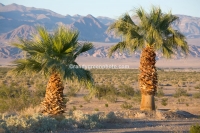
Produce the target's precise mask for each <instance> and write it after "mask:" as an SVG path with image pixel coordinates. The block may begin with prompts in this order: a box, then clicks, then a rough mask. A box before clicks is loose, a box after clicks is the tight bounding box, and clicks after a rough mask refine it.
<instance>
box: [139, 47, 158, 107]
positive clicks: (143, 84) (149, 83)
mask: <svg viewBox="0 0 200 133" xmlns="http://www.w3.org/2000/svg"><path fill="white" fill-rule="evenodd" d="M155 63H156V54H155V51H154V49H153V48H151V47H149V46H147V47H146V48H144V49H143V50H142V54H141V58H140V75H139V87H140V90H141V95H142V99H141V105H140V110H155V101H154V95H155V93H156V90H157V72H156V67H155Z"/></svg>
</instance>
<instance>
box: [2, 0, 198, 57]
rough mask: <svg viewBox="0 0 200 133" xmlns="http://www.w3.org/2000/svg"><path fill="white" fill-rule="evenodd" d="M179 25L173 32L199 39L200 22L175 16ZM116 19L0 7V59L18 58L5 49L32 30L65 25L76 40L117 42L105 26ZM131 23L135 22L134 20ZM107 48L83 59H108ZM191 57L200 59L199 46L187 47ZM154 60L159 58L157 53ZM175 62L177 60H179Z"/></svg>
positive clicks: (194, 18)
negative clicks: (76, 35) (37, 27)
mask: <svg viewBox="0 0 200 133" xmlns="http://www.w3.org/2000/svg"><path fill="white" fill-rule="evenodd" d="M178 16H179V18H180V20H179V23H176V24H174V25H173V27H174V28H176V29H177V30H179V31H181V32H182V33H183V34H184V35H185V36H186V37H187V38H197V39H198V38H199V39H200V18H197V17H191V16H185V15H178ZM114 21H115V19H112V18H109V17H105V16H99V17H96V18H95V17H94V16H92V15H91V14H88V15H87V16H81V15H78V14H76V15H74V16H71V15H68V14H66V16H63V15H60V14H58V13H55V12H53V11H51V10H48V9H40V8H34V7H25V6H23V5H17V4H11V5H3V4H1V3H0V58H12V59H14V58H20V57H22V53H21V51H19V50H18V49H16V48H12V47H10V46H8V45H9V44H10V42H12V41H16V39H18V38H19V37H20V38H26V39H29V38H30V37H31V34H33V33H36V30H35V26H36V25H43V26H45V27H46V28H47V30H49V31H52V30H54V29H55V28H56V27H57V26H58V25H60V24H62V25H66V26H67V27H69V28H72V29H78V31H79V32H80V38H79V40H84V41H85V40H87V41H92V42H109V43H111V42H118V41H120V38H119V37H116V36H115V34H114V33H113V32H111V33H108V32H107V28H108V26H109V25H110V24H111V23H113V22H114ZM133 21H135V22H137V19H136V18H135V17H133ZM109 47H110V46H96V47H95V48H94V49H92V50H90V51H88V52H86V53H84V54H83V55H82V56H85V57H89V56H91V57H96V58H107V52H108V49H109ZM190 56H191V57H200V46H192V45H191V46H190ZM133 57H134V58H137V59H139V57H140V52H135V53H134V54H132V55H129V54H128V53H124V54H121V53H118V52H116V53H115V54H113V56H112V58H113V59H127V58H133ZM157 58H158V59H160V58H162V55H161V54H160V53H158V54H157ZM175 58H180V57H179V56H177V57H175Z"/></svg>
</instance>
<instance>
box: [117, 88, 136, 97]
mask: <svg viewBox="0 0 200 133" xmlns="http://www.w3.org/2000/svg"><path fill="white" fill-rule="evenodd" d="M119 88H120V91H119V96H121V97H123V98H126V99H130V98H131V97H133V96H134V94H135V91H134V88H133V87H131V86H128V85H124V86H119Z"/></svg>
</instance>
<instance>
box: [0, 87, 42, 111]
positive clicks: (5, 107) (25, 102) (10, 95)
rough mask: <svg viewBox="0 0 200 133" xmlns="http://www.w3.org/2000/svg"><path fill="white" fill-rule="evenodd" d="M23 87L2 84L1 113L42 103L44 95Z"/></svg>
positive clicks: (0, 95) (0, 92)
mask: <svg viewBox="0 0 200 133" xmlns="http://www.w3.org/2000/svg"><path fill="white" fill-rule="evenodd" d="M38 91H40V90H39V89H38V90H37V91H35V92H32V91H30V90H28V89H27V88H23V87H15V86H8V85H5V84H3V85H0V103H1V104H0V113H4V112H7V111H8V112H9V111H19V110H23V109H24V108H27V107H29V106H36V105H38V104H40V102H41V100H42V98H43V96H41V95H37V94H38Z"/></svg>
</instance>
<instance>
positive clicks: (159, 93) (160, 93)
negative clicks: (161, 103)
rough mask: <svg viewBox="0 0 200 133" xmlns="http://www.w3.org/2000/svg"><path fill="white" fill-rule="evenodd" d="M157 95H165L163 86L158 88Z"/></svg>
mask: <svg viewBox="0 0 200 133" xmlns="http://www.w3.org/2000/svg"><path fill="white" fill-rule="evenodd" d="M156 96H157V97H163V96H164V92H163V87H160V88H158V90H157V92H156Z"/></svg>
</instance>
